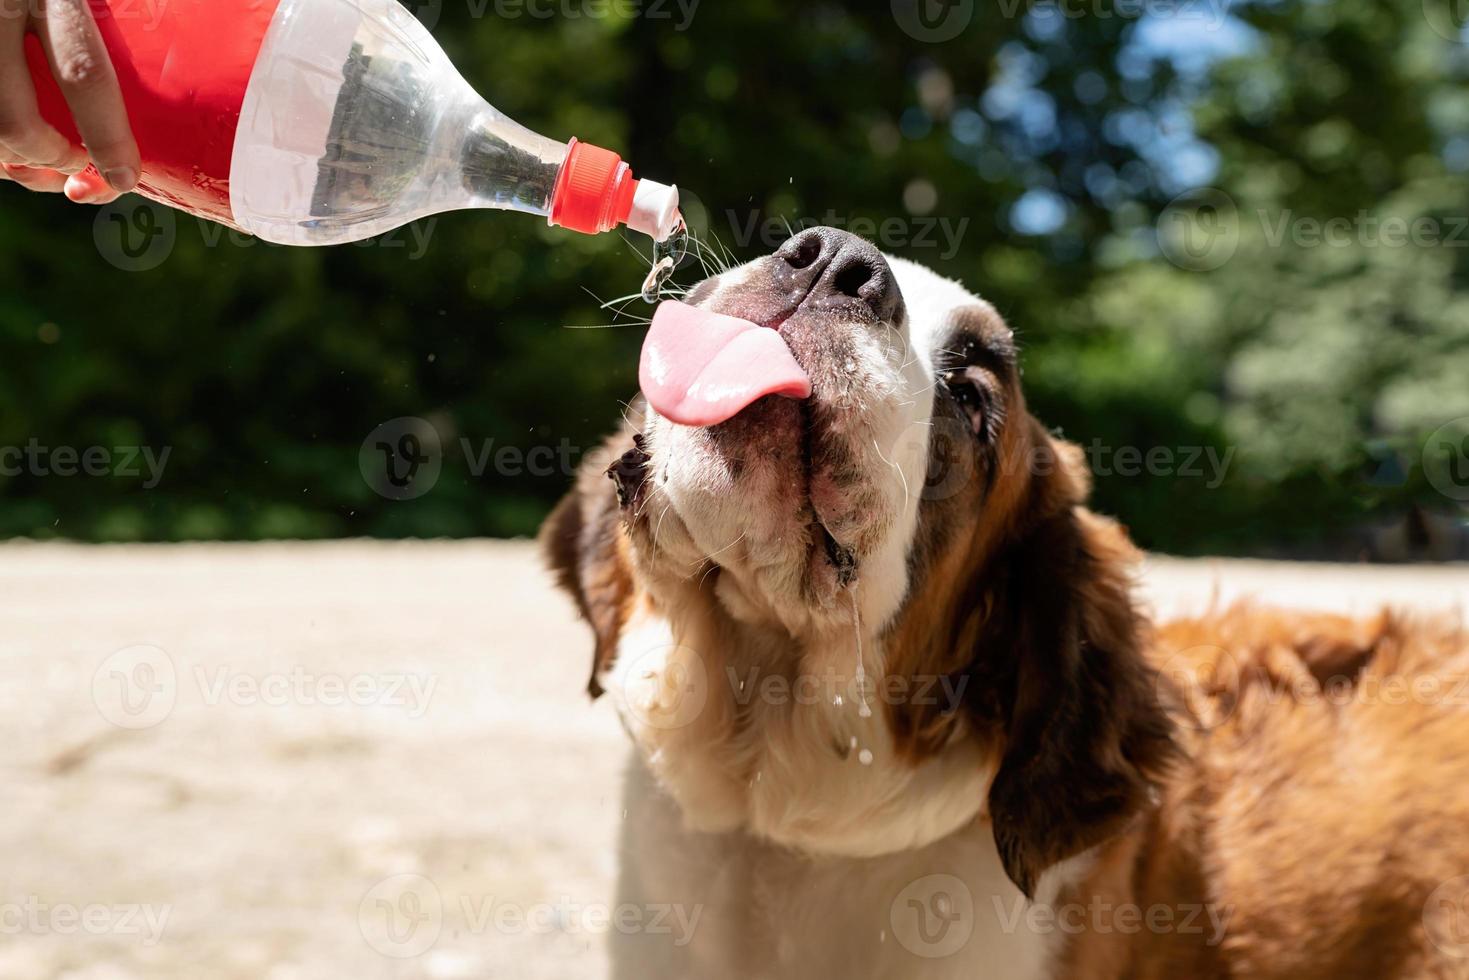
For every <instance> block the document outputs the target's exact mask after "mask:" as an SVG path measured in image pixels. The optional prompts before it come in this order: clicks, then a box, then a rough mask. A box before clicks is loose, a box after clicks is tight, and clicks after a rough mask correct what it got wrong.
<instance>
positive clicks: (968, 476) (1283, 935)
mask: <svg viewBox="0 0 1469 980" xmlns="http://www.w3.org/2000/svg"><path fill="white" fill-rule="evenodd" d="M963 326H964V327H965V330H966V331H967V333H968V335H969V336H971V337H976V338H979V339H980V340H981V341H983V342H984V344H986V345H987V346H986V347H985V349H984V350H982V351H981V352H980V356H979V359H978V364H979V366H978V367H976V366H973V365H971V366H968V367H966V368H964V370H965V371H975V370H983V371H985V372H988V375H987V377H989V378H991V379H992V380H993V381H994V383H995V386H996V388H997V391H998V392H999V404H998V405H996V406H993V407H994V416H993V417H986V418H983V419H981V420H980V421H981V422H982V423H983V425H982V426H980V427H981V428H985V427H988V429H986V431H990V430H992V436H993V438H992V441H991V442H990V443H988V444H987V445H986V446H985V448H984V449H983V450H982V451H980V450H976V449H975V448H974V443H973V442H972V441H971V440H970V439H969V438H968V437H969V435H970V433H971V431H972V430H971V424H972V423H973V421H974V420H973V419H970V418H966V417H963V416H962V415H961V414H960V413H958V412H957V410H955V409H953V406H952V405H951V404H950V403H948V402H942V403H941V402H938V401H936V409H935V428H934V432H935V436H934V441H933V449H932V456H931V464H932V466H931V472H932V473H933V474H935V475H937V476H942V475H944V474H948V475H950V476H952V475H953V474H954V473H956V472H957V473H958V474H959V479H958V480H957V481H954V482H957V485H958V487H959V489H958V490H957V492H945V493H941V494H933V495H929V494H925V499H924V502H923V504H922V509H921V512H920V526H919V531H918V536H917V538H916V540H915V541H914V542H913V546H912V554H911V558H910V577H911V586H910V593H909V598H908V600H907V603H906V605H905V607H904V609H903V610H902V612H901V613H900V614H899V615H898V617H897V618H896V619H895V620H894V622H893V623H892V624H890V626H889V627H888V629H887V631H886V634H885V637H884V640H885V649H886V652H887V657H888V662H887V669H888V671H889V672H890V673H892V674H895V675H900V676H908V677H922V676H928V677H933V676H939V675H946V676H953V677H962V678H964V679H965V680H966V681H967V683H966V684H965V686H964V688H963V690H964V698H963V702H962V705H960V707H959V708H958V710H954V709H953V706H952V705H947V706H938V707H920V706H916V705H900V706H895V707H890V708H889V709H888V714H887V720H888V723H889V725H890V726H891V728H892V730H893V732H894V734H895V736H896V737H897V739H898V742H899V744H900V745H902V746H903V747H904V749H905V752H906V754H907V756H908V757H909V758H910V759H912V760H914V761H918V760H921V759H923V758H925V757H926V756H928V755H931V754H934V753H938V752H941V751H943V750H944V747H945V746H946V745H947V744H948V743H949V741H950V739H951V738H953V737H955V736H956V735H963V736H964V737H969V738H976V739H980V740H982V741H983V742H984V744H986V745H988V746H990V747H991V748H992V749H993V751H994V752H995V753H996V754H997V755H999V757H1000V765H999V769H998V773H997V775H996V778H995V780H994V782H993V785H992V787H991V790H990V795H989V801H988V802H989V810H988V813H989V817H990V819H991V820H992V821H993V828H994V835H995V840H996V844H997V845H998V848H999V852H1000V855H1001V858H1002V860H1003V862H1004V865H1005V869H1006V871H1007V872H1008V873H1009V875H1010V876H1011V878H1012V879H1013V880H1014V881H1015V882H1016V884H1017V885H1019V886H1020V888H1021V889H1022V890H1023V891H1026V892H1027V893H1032V892H1033V890H1034V888H1035V885H1036V881H1037V878H1038V876H1039V875H1040V874H1041V873H1042V872H1043V871H1045V870H1046V869H1047V868H1050V867H1052V866H1054V865H1056V864H1057V863H1058V862H1061V861H1063V860H1065V859H1067V858H1071V857H1075V856H1078V855H1082V854H1084V853H1086V852H1089V851H1090V852H1091V853H1092V855H1094V863H1093V864H1092V865H1091V870H1090V872H1089V874H1088V877H1087V878H1086V880H1085V881H1084V882H1082V883H1081V884H1080V885H1078V886H1076V887H1074V888H1072V889H1070V890H1069V891H1068V892H1067V893H1065V894H1063V895H1062V897H1061V899H1060V901H1061V902H1063V903H1067V902H1070V903H1083V904H1085V903H1088V902H1094V903H1102V904H1105V905H1108V906H1110V907H1113V908H1116V907H1118V906H1120V905H1123V904H1127V903H1132V904H1135V905H1136V906H1138V907H1140V908H1149V907H1154V906H1158V907H1165V908H1167V909H1170V910H1172V913H1173V915H1175V916H1181V915H1183V914H1184V912H1185V910H1186V909H1187V908H1190V907H1193V906H1198V907H1200V908H1202V907H1204V906H1211V907H1213V908H1215V909H1216V910H1219V911H1221V912H1224V911H1227V912H1228V915H1229V917H1228V925H1227V930H1226V932H1225V934H1224V936H1223V938H1222V940H1221V941H1219V942H1217V943H1212V942H1210V941H1209V939H1210V936H1209V930H1208V928H1207V927H1206V928H1205V929H1204V930H1203V932H1202V933H1199V932H1189V931H1185V930H1183V929H1177V928H1175V929H1149V928H1146V927H1144V928H1137V929H1131V930H1128V929H1123V928H1104V929H1095V928H1094V929H1091V930H1089V931H1087V932H1086V933H1085V934H1083V935H1080V936H1078V937H1076V938H1074V939H1073V940H1072V941H1071V943H1070V945H1069V947H1068V949H1067V951H1066V953H1065V956H1064V959H1063V962H1062V963H1061V964H1059V966H1058V969H1057V971H1056V975H1057V976H1060V977H1077V978H1082V980H1123V978H1134V980H1165V978H1182V977H1186V978H1190V980H1193V978H1200V980H1207V978H1221V980H1222V978H1236V977H1238V978H1243V977H1251V978H1253V977H1261V978H1281V980H1286V978H1290V980H1314V978H1318V977H1319V978H1327V977H1331V978H1342V977H1361V978H1364V980H1365V978H1374V980H1375V978H1396V977H1403V978H1406V977H1433V978H1447V977H1469V959H1454V958H1452V957H1449V956H1447V955H1445V954H1443V953H1441V952H1440V951H1439V950H1438V949H1437V948H1436V947H1435V946H1434V944H1433V943H1432V942H1431V941H1430V935H1429V930H1428V929H1427V928H1426V927H1425V921H1427V920H1425V902H1427V901H1428V900H1429V896H1430V895H1431V894H1433V893H1434V890H1435V889H1436V888H1438V887H1439V886H1440V885H1441V884H1442V883H1443V882H1446V881H1449V880H1450V879H1453V878H1455V877H1457V876H1460V875H1469V788H1466V787H1469V682H1465V679H1466V678H1469V644H1466V642H1465V638H1464V636H1463V635H1462V632H1461V631H1460V630H1459V629H1458V628H1457V627H1456V626H1454V625H1451V624H1444V623H1438V622H1429V621H1422V622H1419V621H1410V620H1407V619H1404V618H1401V617H1397V616H1393V615H1388V614H1380V615H1377V616H1375V617H1372V618H1368V619H1362V620H1357V619H1350V618H1344V617H1335V616H1312V615H1302V614H1293V613H1292V614H1287V613H1282V612H1276V611H1271V610H1268V609H1264V608H1258V607H1253V606H1240V607H1236V608H1233V609H1229V610H1224V611H1221V612H1216V613H1214V614H1211V615H1209V616H1205V617H1201V618H1198V619H1192V620H1185V621H1180V622H1176V623H1171V624H1168V625H1165V626H1163V627H1162V628H1160V629H1159V630H1158V631H1156V633H1154V632H1153V631H1152V630H1151V629H1150V627H1149V625H1148V623H1147V622H1146V620H1145V618H1144V617H1143V616H1142V615H1141V614H1140V613H1139V612H1138V611H1137V610H1136V608H1135V607H1134V604H1133V600H1132V583H1131V576H1132V574H1133V567H1134V565H1135V561H1136V558H1137V555H1136V552H1135V550H1134V549H1133V547H1132V545H1131V544H1130V542H1129V541H1128V540H1127V536H1126V534H1125V532H1124V531H1123V529H1122V528H1120V527H1119V526H1117V525H1116V524H1115V523H1113V522H1111V521H1109V520H1106V519H1104V518H1101V517H1098V516H1096V515H1094V514H1091V513H1090V512H1089V511H1087V510H1085V508H1084V506H1083V504H1084V502H1085V499H1086V496H1087V493H1088V490H1089V486H1088V480H1087V474H1086V472H1085V468H1084V466H1083V465H1082V461H1081V458H1080V453H1079V452H1078V451H1077V450H1076V448H1075V447H1074V446H1070V445H1069V444H1067V443H1064V442H1061V441H1060V440H1057V439H1055V438H1054V437H1052V436H1051V435H1050V434H1049V433H1048V432H1047V431H1046V430H1045V429H1044V427H1043V426H1041V424H1040V423H1039V422H1037V421H1036V420H1035V419H1033V418H1032V417H1031V416H1030V415H1029V413H1028V412H1026V410H1025V405H1024V400H1023V396H1022V395H1021V392H1020V388H1019V380H1018V372H1017V371H1015V370H1014V355H1013V346H1009V345H1010V339H1009V334H1008V330H1007V329H1005V328H1004V325H1003V323H1001V322H999V321H998V318H997V317H994V316H993V314H992V311H991V312H986V310H985V309H984V308H976V311H972V315H971V316H970V317H969V318H968V322H967V323H965V324H963ZM946 412H947V413H948V414H946ZM610 446H611V453H610V454H609V456H608V457H607V458H608V459H609V460H610V459H613V458H616V456H617V455H618V454H620V453H623V452H625V451H626V450H627V449H629V448H631V446H632V432H631V430H630V429H629V430H627V431H625V432H624V433H623V434H622V435H621V436H619V437H617V438H616V439H614V440H613V442H612V443H611V444H610ZM542 541H543V544H544V547H545V548H546V551H547V553H548V556H549V558H550V562H551V564H552V566H553V568H554V569H555V571H556V574H557V577H558V579H559V581H560V583H561V585H562V586H563V587H565V588H566V589H567V590H568V591H569V592H571V593H572V595H574V596H575V597H576V600H577V603H578V606H579V608H580V610H581V612H582V614H583V615H584V616H585V617H586V619H587V620H588V621H589V623H591V625H592V628H593V631H594V633H595V636H596V653H595V664H594V678H595V673H596V670H597V669H600V668H602V667H605V666H606V665H607V664H608V662H609V661H610V658H611V657H612V656H613V654H614V651H615V646H616V641H617V637H618V635H619V633H620V631H621V630H622V628H623V626H624V625H625V623H626V621H627V617H628V615H629V612H630V610H631V608H632V606H633V604H634V603H635V601H636V599H637V596H638V594H639V592H640V589H639V587H638V582H639V575H640V574H642V573H641V572H639V570H638V566H637V562H636V561H635V556H634V554H633V553H632V552H633V551H634V550H635V548H634V546H632V545H631V544H630V543H629V538H628V535H627V532H626V531H625V529H624V527H623V524H622V521H621V519H620V515H619V508H618V501H617V494H616V492H615V491H614V487H613V485H612V484H611V483H610V482H609V481H608V480H607V479H606V477H605V475H604V473H603V469H602V465H601V464H599V465H597V466H591V467H588V468H587V470H586V471H585V472H584V473H583V474H582V477H581V478H580V480H579V483H578V487H577V489H576V491H575V492H574V493H573V494H572V495H571V496H570V497H568V499H567V500H566V501H564V502H563V503H562V504H561V506H560V507H558V508H557V510H556V512H555V513H554V514H553V515H552V517H551V518H550V520H549V521H548V522H547V525H546V528H545V530H544V532H543V534H542ZM1392 678H1401V679H1403V680H1404V681H1405V682H1407V683H1410V684H1411V683H1412V682H1414V681H1415V680H1418V679H1422V678H1438V679H1441V680H1442V681H1443V682H1444V683H1445V684H1446V685H1447V689H1446V690H1444V691H1441V692H1440V695H1439V697H1438V699H1437V700H1436V701H1435V702H1434V703H1423V702H1422V700H1421V699H1419V700H1414V699H1411V698H1410V699H1409V702H1408V703H1406V704H1397V703H1390V702H1389V699H1388V698H1387V697H1386V696H1384V695H1383V694H1382V693H1381V692H1382V690H1383V685H1384V684H1386V683H1387V682H1388V681H1389V679H1392ZM1460 687H1462V690H1460ZM592 691H593V693H594V694H596V693H598V688H597V685H596V682H595V679H594V680H593V684H592ZM1374 692H1378V693H1374ZM1338 702H1339V703H1338ZM1464 891H1465V894H1463V895H1458V894H1455V895H1451V896H1449V900H1450V901H1451V902H1453V901H1457V902H1459V903H1461V906H1460V909H1459V911H1460V912H1462V913H1463V917H1464V922H1463V925H1464V926H1465V927H1466V928H1469V879H1465V889H1464ZM1461 939H1462V941H1463V943H1464V946H1463V949H1464V951H1465V952H1466V953H1469V934H1466V935H1464V936H1462V937H1461Z"/></svg>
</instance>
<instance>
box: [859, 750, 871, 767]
mask: <svg viewBox="0 0 1469 980" xmlns="http://www.w3.org/2000/svg"><path fill="white" fill-rule="evenodd" d="M857 761H858V762H860V763H862V764H863V765H864V766H870V765H872V750H871V749H863V750H862V751H861V752H858V753H857Z"/></svg>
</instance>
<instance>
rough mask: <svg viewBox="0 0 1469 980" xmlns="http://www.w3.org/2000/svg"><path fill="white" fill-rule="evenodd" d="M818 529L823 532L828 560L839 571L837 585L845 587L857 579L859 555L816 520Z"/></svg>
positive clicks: (823, 541)
mask: <svg viewBox="0 0 1469 980" xmlns="http://www.w3.org/2000/svg"><path fill="white" fill-rule="evenodd" d="M816 527H817V529H818V530H819V531H820V532H821V536H822V543H823V544H824V545H825V547H826V560H827V561H828V562H830V563H831V567H832V568H835V569H836V572H837V585H839V586H842V587H843V588H845V587H846V586H848V585H851V584H852V583H853V582H855V581H856V580H857V555H856V553H855V552H853V551H852V549H851V548H848V547H847V546H846V545H843V544H842V543H841V542H839V541H837V539H836V537H835V536H833V535H832V533H831V531H830V530H829V529H828V528H827V526H826V525H825V524H823V523H821V522H820V521H817V522H816Z"/></svg>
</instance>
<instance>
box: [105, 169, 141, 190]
mask: <svg viewBox="0 0 1469 980" xmlns="http://www.w3.org/2000/svg"><path fill="white" fill-rule="evenodd" d="M103 176H104V177H106V178H107V183H109V184H110V185H112V189H113V190H115V191H118V192H120V193H126V192H128V191H130V190H132V189H133V188H134V187H136V186H137V185H138V172H137V171H136V170H134V169H133V168H132V167H113V168H112V169H111V170H109V171H107V173H105V174H103Z"/></svg>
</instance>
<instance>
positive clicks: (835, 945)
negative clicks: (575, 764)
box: [612, 756, 1064, 980]
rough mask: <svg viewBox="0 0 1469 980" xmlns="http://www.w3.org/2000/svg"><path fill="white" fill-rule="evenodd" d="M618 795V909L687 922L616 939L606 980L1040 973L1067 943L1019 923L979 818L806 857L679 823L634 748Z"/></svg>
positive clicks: (1009, 979) (1019, 907)
mask: <svg viewBox="0 0 1469 980" xmlns="http://www.w3.org/2000/svg"><path fill="white" fill-rule="evenodd" d="M624 802H625V806H626V809H627V816H626V822H625V825H624V828H623V834H622V846H621V848H620V852H621V862H622V865H621V873H620V880H619V894H618V903H619V905H632V906H637V907H639V908H642V907H656V908H658V909H669V908H671V909H673V910H674V912H673V914H671V915H670V916H669V920H670V921H675V922H679V923H681V924H682V927H681V928H680V929H678V930H671V931H660V932H658V933H651V932H650V933H633V934H621V933H619V934H616V935H613V936H612V959H613V963H614V970H613V977H614V978H615V980H634V978H635V980H674V978H677V980H685V978H692V977H697V978H699V980H735V978H739V980H824V978H828V977H831V978H843V980H846V978H857V977H861V978H868V980H960V978H963V980H1040V978H1043V977H1047V976H1050V969H1051V962H1052V960H1053V959H1054V957H1055V954H1056V951H1057V949H1058V947H1059V945H1060V943H1061V942H1062V941H1064V936H1063V935H1061V934H1060V933H1058V932H1055V931H1051V930H1038V929H1036V928H1034V926H1033V924H1032V922H1031V921H1030V920H1029V919H1028V918H1027V916H1026V910H1027V908H1028V906H1027V904H1026V902H1025V900H1024V898H1023V896H1022V895H1021V894H1020V892H1019V891H1018V890H1017V889H1016V888H1015V887H1014V886H1013V885H1012V884H1011V883H1010V881H1009V879H1008V878H1006V877H1005V874H1004V871H1003V869H1002V868H1001V867H1000V862H999V856H998V854H997V853H996V851H995V847H994V841H993V837H992V836H991V834H990V831H989V827H988V824H987V823H986V822H985V821H982V820H981V821H977V822H975V823H974V824H972V825H971V826H969V827H968V828H966V829H964V830H961V831H960V832H958V833H956V834H953V835H950V836H949V837H947V838H945V839H943V840H941V841H938V842H935V843H933V844H930V845H928V846H927V847H923V848H918V849H915V850H910V851H902V852H898V853H894V854H888V855H883V856H880V857H873V858H848V857H832V856H822V855H808V854H803V853H801V852H798V851H795V850H792V849H789V848H785V847H781V846H779V845H775V844H771V843H768V842H764V841H761V840H758V839H756V838H754V837H752V836H750V835H749V834H747V833H744V832H742V831H732V832H725V833H704V832H700V831H694V830H690V829H688V828H687V827H686V826H685V825H684V822H683V820H682V817H681V815H680V813H679V811H678V807H677V805H676V804H675V803H674V802H673V800H672V799H670V798H669V797H668V796H667V795H666V794H665V793H663V792H662V791H661V789H659V787H658V785H657V784H656V783H655V782H654V780H653V779H652V777H651V776H650V775H649V773H648V770H647V768H646V767H645V766H644V765H643V763H642V760H641V759H640V758H637V757H636V756H635V757H634V758H633V760H632V761H631V763H630V765H629V769H628V774H627V779H626V784H625V801H624ZM1050 877H1051V876H1049V875H1048V876H1047V878H1050ZM1054 890H1055V884H1054V883H1047V882H1044V881H1043V886H1042V894H1041V895H1040V896H1038V898H1039V899H1040V900H1041V901H1043V902H1047V901H1050V900H1051V899H1052V897H1053V894H1054Z"/></svg>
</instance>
